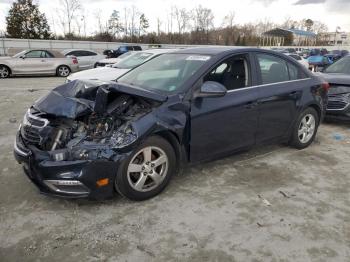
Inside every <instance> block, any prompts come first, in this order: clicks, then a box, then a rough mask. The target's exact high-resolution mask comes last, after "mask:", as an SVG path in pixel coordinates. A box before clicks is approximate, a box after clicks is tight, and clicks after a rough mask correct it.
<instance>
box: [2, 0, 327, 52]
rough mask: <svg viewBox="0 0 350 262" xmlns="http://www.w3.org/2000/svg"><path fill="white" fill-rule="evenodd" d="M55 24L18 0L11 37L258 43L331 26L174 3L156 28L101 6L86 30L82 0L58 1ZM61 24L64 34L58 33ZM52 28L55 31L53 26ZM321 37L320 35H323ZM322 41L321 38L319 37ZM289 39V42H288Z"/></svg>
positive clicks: (133, 14) (128, 11)
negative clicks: (275, 34) (242, 17)
mask: <svg viewBox="0 0 350 262" xmlns="http://www.w3.org/2000/svg"><path fill="white" fill-rule="evenodd" d="M59 2H60V5H59V6H58V7H57V8H56V10H55V14H56V15H55V19H54V18H53V19H52V21H51V27H50V25H49V23H48V19H47V17H46V15H45V14H44V13H41V12H40V10H39V6H38V5H37V4H35V3H33V0H17V1H15V2H14V3H13V4H12V7H11V9H10V10H9V13H8V15H7V17H6V36H7V37H11V38H26V39H62V40H90V41H91V40H93V41H121V42H132V43H149V44H163V43H167V44H214V45H217V44H220V45H240V46H244V45H249V46H257V45H259V43H260V40H261V37H262V35H263V33H264V32H266V31H268V30H271V29H273V28H276V27H279V28H287V29H289V28H296V29H303V30H307V31H312V32H315V33H316V34H320V33H324V32H327V31H328V28H327V26H326V25H325V24H324V23H322V22H320V21H313V20H311V19H303V20H301V21H295V20H293V19H291V18H286V19H285V21H284V22H283V23H281V24H276V23H273V22H271V21H270V20H268V19H266V20H264V21H259V22H256V23H247V24H243V25H239V24H236V23H235V12H234V10H231V11H228V13H227V15H226V16H224V17H223V19H222V23H221V25H220V26H214V18H215V16H214V13H213V11H212V10H211V9H209V8H206V7H203V6H202V5H199V6H197V7H195V8H193V9H187V8H181V7H178V6H172V7H171V9H170V11H169V12H167V15H166V19H160V18H157V19H156V23H157V24H156V30H152V31H151V30H150V23H149V19H148V18H147V17H146V15H145V14H144V13H143V12H141V11H140V10H138V8H137V7H136V6H132V7H130V8H126V7H125V8H123V9H122V10H113V11H112V12H111V15H110V16H109V17H108V18H107V19H106V18H104V17H103V15H102V11H101V10H97V11H95V12H94V14H93V19H95V21H96V25H97V30H96V32H94V33H93V34H88V33H87V19H92V17H91V16H90V15H87V14H86V13H85V11H84V8H83V6H82V4H81V2H80V0H59ZM57 27H59V28H60V31H61V32H62V33H61V34H58V33H57V32H56V29H57ZM52 29H53V30H52ZM320 41H321V40H320ZM320 41H319V42H320ZM286 44H290V43H288V42H286Z"/></svg>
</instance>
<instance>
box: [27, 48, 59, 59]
mask: <svg viewBox="0 0 350 262" xmlns="http://www.w3.org/2000/svg"><path fill="white" fill-rule="evenodd" d="M29 51H47V52H50V53H51V54H53V56H54V57H55V58H64V57H65V56H64V55H63V54H62V53H61V52H59V51H57V50H52V49H45V48H42V49H40V48H36V49H27V50H25V52H29Z"/></svg>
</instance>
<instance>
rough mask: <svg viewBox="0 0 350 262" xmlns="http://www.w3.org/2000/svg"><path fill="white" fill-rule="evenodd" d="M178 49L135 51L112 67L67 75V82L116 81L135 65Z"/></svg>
mask: <svg viewBox="0 0 350 262" xmlns="http://www.w3.org/2000/svg"><path fill="white" fill-rule="evenodd" d="M173 51H176V49H150V50H145V51H139V52H135V53H134V54H131V55H130V56H128V57H127V58H125V59H123V60H122V61H120V62H119V63H116V64H114V65H112V66H111V67H98V68H94V69H90V70H86V71H82V72H77V73H75V74H72V75H70V76H69V77H67V82H70V81H73V80H100V81H115V80H116V79H117V78H119V77H120V76H122V75H124V74H125V73H127V72H129V71H130V70H132V69H134V68H135V67H137V66H139V65H141V64H143V63H145V62H147V61H149V60H151V59H153V58H155V57H157V56H159V55H161V54H164V53H169V52H173Z"/></svg>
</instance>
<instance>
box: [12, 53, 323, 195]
mask: <svg viewBox="0 0 350 262" xmlns="http://www.w3.org/2000/svg"><path fill="white" fill-rule="evenodd" d="M327 90H328V84H326V83H325V82H324V81H323V80H321V78H319V77H317V76H315V75H313V74H312V73H311V72H309V71H308V70H307V69H306V68H304V67H303V66H302V65H300V64H299V63H298V62H297V61H295V60H294V59H293V58H290V57H287V56H285V55H283V54H280V53H277V52H273V51H268V50H261V49H253V48H246V49H238V48H235V49H232V48H195V49H184V50H179V51H177V52H174V53H167V54H163V55H161V56H159V57H157V58H155V59H153V60H151V61H149V62H147V63H145V64H143V65H141V66H139V67H137V68H136V69H134V70H132V71H130V72H129V73H127V74H125V75H124V76H122V77H121V78H119V79H118V82H117V83H114V84H113V83H111V84H107V83H96V82H90V83H89V82H77V81H73V82H70V83H68V84H65V85H62V86H59V87H57V88H56V89H54V90H53V91H51V92H50V93H49V94H48V95H46V96H45V97H43V98H41V99H39V100H38V101H37V102H36V103H35V104H34V105H33V106H32V107H30V109H29V110H28V112H27V114H26V116H25V118H24V122H23V123H22V125H21V127H20V130H19V132H18V134H17V138H16V143H15V156H16V159H17V160H18V162H19V163H21V164H22V165H23V168H24V171H25V173H26V174H27V176H28V177H29V178H30V179H31V180H32V181H33V183H35V184H36V185H37V186H38V188H39V189H40V190H41V192H43V193H46V194H51V195H56V196H62V197H89V198H95V199H96V198H97V199H100V198H106V197H110V196H112V195H113V193H114V192H115V191H116V192H119V193H120V194H121V195H123V196H125V197H127V198H130V199H133V200H144V199H148V198H150V197H153V196H155V195H157V194H158V193H160V192H161V191H162V190H163V189H164V188H165V187H166V185H167V184H168V183H169V181H170V179H171V177H172V176H173V175H174V173H176V172H177V171H178V170H179V169H180V168H181V167H183V166H184V165H186V164H194V163H199V162H202V161H208V160H212V159H216V158H218V157H223V156H226V155H229V154H232V153H235V152H238V151H241V150H246V149H248V148H251V147H253V146H255V145H258V144H266V143H276V142H286V143H289V144H290V145H291V146H293V147H296V148H299V149H302V148H305V147H307V146H309V145H310V144H311V143H312V141H313V140H314V137H315V135H316V132H317V128H318V126H319V124H320V122H321V120H322V119H323V117H324V112H325V109H326V101H327Z"/></svg>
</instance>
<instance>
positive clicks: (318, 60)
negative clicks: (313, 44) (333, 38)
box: [307, 52, 333, 72]
mask: <svg viewBox="0 0 350 262" xmlns="http://www.w3.org/2000/svg"><path fill="white" fill-rule="evenodd" d="M307 61H308V62H309V69H310V70H312V71H314V72H317V71H320V70H322V69H323V68H325V67H327V66H329V65H331V64H333V59H332V56H329V55H327V54H324V55H323V54H322V53H321V52H320V53H319V54H318V55H317V54H315V55H310V56H309V57H308V59H307Z"/></svg>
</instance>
